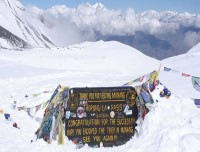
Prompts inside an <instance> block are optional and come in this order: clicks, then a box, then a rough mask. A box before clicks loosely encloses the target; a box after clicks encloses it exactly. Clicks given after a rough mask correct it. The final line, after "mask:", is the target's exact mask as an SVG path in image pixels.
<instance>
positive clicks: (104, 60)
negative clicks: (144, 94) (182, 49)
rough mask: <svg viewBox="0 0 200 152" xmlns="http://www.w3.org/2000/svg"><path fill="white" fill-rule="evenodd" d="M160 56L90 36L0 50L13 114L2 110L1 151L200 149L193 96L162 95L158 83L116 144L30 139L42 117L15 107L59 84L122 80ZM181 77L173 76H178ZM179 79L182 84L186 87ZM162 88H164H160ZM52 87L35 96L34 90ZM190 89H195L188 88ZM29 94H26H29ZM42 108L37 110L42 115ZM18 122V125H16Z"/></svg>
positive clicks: (0, 88)
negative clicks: (129, 133) (133, 129)
mask: <svg viewBox="0 0 200 152" xmlns="http://www.w3.org/2000/svg"><path fill="white" fill-rule="evenodd" d="M158 67H159V61H157V60H155V59H152V58H149V57H146V56H145V55H143V54H141V53H140V52H138V51H137V50H135V49H133V48H131V47H128V46H125V45H123V44H120V43H117V42H102V41H100V42H96V43H91V42H86V43H82V44H80V45H73V46H69V47H66V48H53V49H51V50H49V49H48V50H45V49H32V50H29V51H17V52H16V51H8V50H2V49H1V50H0V71H1V74H0V110H3V114H4V113H9V114H11V118H12V121H11V122H7V121H6V120H5V119H4V116H3V114H0V134H1V138H0V143H1V144H0V150H1V151H2V152H10V151H12V152H18V151H20V152H37V151H40V152H46V151H49V152H55V151H56V152H61V151H66V150H67V151H70V152H85V151H87V152H99V151H101V152H109V151H112V152H119V151H128V152H132V151H139V152H155V151H159V152H160V151H162V152H168V151H176V152H191V151H192V152H198V151H200V148H199V144H200V127H199V126H200V124H199V122H200V117H199V115H200V111H199V109H197V108H196V106H195V105H194V104H193V101H192V100H190V99H183V98H182V97H179V98H178V97H176V95H172V96H171V97H170V98H169V99H165V98H163V99H160V98H159V95H158V94H159V88H158V89H156V90H155V91H156V92H154V94H153V96H154V98H155V99H158V100H159V102H158V103H157V102H155V105H154V107H152V111H151V112H150V113H148V114H147V115H146V117H145V120H144V122H143V125H142V128H140V130H139V133H140V134H139V136H135V137H133V139H131V140H130V141H129V142H128V143H127V144H125V145H123V146H119V147H114V148H100V149H99V148H91V147H88V146H85V147H83V148H82V149H79V150H77V149H76V147H75V145H74V144H73V143H72V142H71V141H68V139H67V138H65V144H64V145H62V146H61V145H60V146H58V145H57V142H53V143H52V144H47V143H46V142H44V141H43V140H37V141H36V142H33V143H31V142H30V141H31V139H33V136H34V132H35V131H36V130H37V128H38V127H39V123H38V122H36V121H35V120H34V119H31V118H30V117H29V116H28V114H27V113H26V112H24V111H17V110H13V109H12V108H11V105H12V103H13V101H17V106H26V107H33V106H35V105H38V104H40V103H43V102H44V101H47V100H48V99H49V98H50V96H51V94H52V91H53V90H54V89H55V88H56V86H57V85H58V84H61V85H65V86H66V85H69V86H70V87H85V86H88V87H100V86H121V85H123V84H124V83H126V82H128V81H130V80H133V79H135V78H137V77H139V76H142V75H144V74H146V73H149V72H151V71H152V70H155V69H158ZM178 79H179V78H176V79H175V80H174V82H172V83H173V86H175V82H176V81H177V80H178ZM188 84H189V83H188V82H186V83H184V84H181V85H180V86H176V87H178V89H182V86H183V85H188ZM160 89H161V88H160ZM43 91H50V93H43V94H40V95H38V96H37V97H34V96H33V95H32V94H34V93H41V92H43ZM188 92H191V90H188ZM25 95H28V97H25ZM42 115H43V113H42V111H40V113H36V116H39V117H42ZM13 122H16V123H17V124H18V126H19V127H20V129H16V128H14V127H13V126H12V124H13Z"/></svg>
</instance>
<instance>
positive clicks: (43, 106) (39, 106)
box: [17, 100, 49, 113]
mask: <svg viewBox="0 0 200 152" xmlns="http://www.w3.org/2000/svg"><path fill="white" fill-rule="evenodd" d="M48 102H49V100H48V101H46V102H44V103H41V104H39V105H37V106H35V107H28V108H27V107H25V106H22V107H17V109H18V110H19V111H20V110H24V111H26V112H27V109H35V113H36V112H38V111H39V110H40V109H44V108H45V107H46V105H47V104H48Z"/></svg>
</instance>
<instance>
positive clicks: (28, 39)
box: [0, 0, 53, 48]
mask: <svg viewBox="0 0 200 152" xmlns="http://www.w3.org/2000/svg"><path fill="white" fill-rule="evenodd" d="M0 6H1V7H0V21H1V22H0V38H1V39H0V47H1V48H30V47H51V46H53V43H52V42H51V40H50V39H49V38H48V35H46V33H45V32H44V31H43V30H42V29H43V27H44V25H43V24H42V23H41V21H40V20H39V19H38V17H36V16H34V14H31V12H28V11H26V9H25V8H24V6H23V5H22V4H21V3H20V2H19V1H18V0H1V1H0ZM5 40H6V41H5Z"/></svg>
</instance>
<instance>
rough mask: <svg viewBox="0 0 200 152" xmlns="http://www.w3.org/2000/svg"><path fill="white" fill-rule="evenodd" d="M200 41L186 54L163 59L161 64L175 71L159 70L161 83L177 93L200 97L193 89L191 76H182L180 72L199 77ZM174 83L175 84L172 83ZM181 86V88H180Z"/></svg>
mask: <svg viewBox="0 0 200 152" xmlns="http://www.w3.org/2000/svg"><path fill="white" fill-rule="evenodd" d="M199 59H200V43H199V44H197V45H196V46H195V47H193V48H192V49H191V50H189V51H188V52H187V53H186V54H182V55H179V56H175V57H171V58H168V59H165V60H163V66H166V67H168V68H172V70H176V71H179V72H178V73H177V72H161V78H162V77H164V78H163V83H164V84H166V85H167V86H168V87H169V88H170V89H171V90H173V92H174V93H175V94H177V95H180V96H184V97H190V98H200V93H199V92H198V91H196V90H194V88H193V86H192V81H191V77H183V76H181V74H182V73H185V74H189V75H191V76H196V77H200V60H199ZM174 84H175V85H174ZM180 86H181V88H180Z"/></svg>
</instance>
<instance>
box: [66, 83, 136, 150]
mask: <svg viewBox="0 0 200 152" xmlns="http://www.w3.org/2000/svg"><path fill="white" fill-rule="evenodd" d="M136 97H137V94H136V91H135V89H134V88H133V87H105V88H72V89H70V98H69V100H68V104H67V108H66V111H65V135H66V136H67V137H68V138H69V140H72V141H73V142H74V143H77V144H80V143H81V144H85V143H87V144H88V145H89V146H92V147H100V146H101V145H102V146H104V147H112V146H118V145H122V144H124V143H126V142H127V141H129V140H130V138H131V137H132V136H133V135H134V132H135V121H136V119H137V117H138V110H137V105H136Z"/></svg>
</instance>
